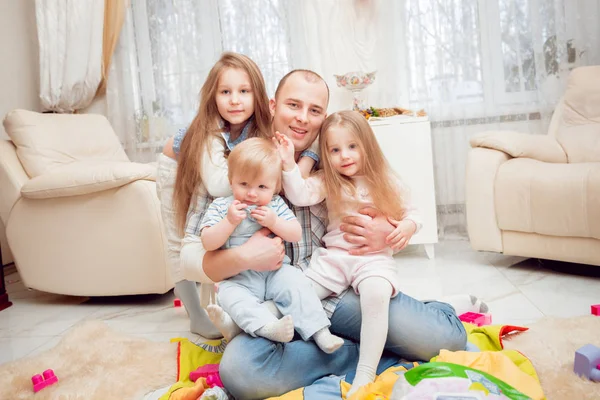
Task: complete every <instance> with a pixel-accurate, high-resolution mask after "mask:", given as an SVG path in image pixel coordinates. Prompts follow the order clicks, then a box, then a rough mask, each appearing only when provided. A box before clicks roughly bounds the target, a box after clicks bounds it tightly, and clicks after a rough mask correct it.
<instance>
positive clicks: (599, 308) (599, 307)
mask: <svg viewBox="0 0 600 400" xmlns="http://www.w3.org/2000/svg"><path fill="white" fill-rule="evenodd" d="M592 314H594V315H597V316H599V317H600V304H594V305H593V306H592Z"/></svg>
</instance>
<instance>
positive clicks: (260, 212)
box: [250, 206, 277, 229]
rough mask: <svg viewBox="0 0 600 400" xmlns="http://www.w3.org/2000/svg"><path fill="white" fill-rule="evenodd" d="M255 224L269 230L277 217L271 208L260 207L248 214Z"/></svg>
mask: <svg viewBox="0 0 600 400" xmlns="http://www.w3.org/2000/svg"><path fill="white" fill-rule="evenodd" d="M250 216H252V217H253V218H254V219H255V220H256V222H258V223H259V224H261V225H262V226H264V227H265V228H269V229H271V228H272V227H273V225H275V222H277V215H276V214H275V211H273V209H272V208H270V207H267V206H260V207H257V208H255V209H254V210H252V211H251V212H250Z"/></svg>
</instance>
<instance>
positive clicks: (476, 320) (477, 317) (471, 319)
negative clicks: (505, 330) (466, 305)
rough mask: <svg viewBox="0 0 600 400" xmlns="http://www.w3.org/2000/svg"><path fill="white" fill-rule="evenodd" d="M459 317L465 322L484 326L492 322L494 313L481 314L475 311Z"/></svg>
mask: <svg viewBox="0 0 600 400" xmlns="http://www.w3.org/2000/svg"><path fill="white" fill-rule="evenodd" d="M458 318H459V319H460V320H461V321H463V322H468V323H469V324H473V325H477V326H482V325H489V324H491V323H492V315H491V314H479V313H474V312H467V313H464V314H461V315H459V316H458Z"/></svg>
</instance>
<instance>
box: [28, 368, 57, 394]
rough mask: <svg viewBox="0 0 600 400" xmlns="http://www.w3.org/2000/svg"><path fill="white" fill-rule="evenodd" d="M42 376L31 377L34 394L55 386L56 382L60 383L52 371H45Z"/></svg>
mask: <svg viewBox="0 0 600 400" xmlns="http://www.w3.org/2000/svg"><path fill="white" fill-rule="evenodd" d="M42 375H43V376H42ZM42 375H40V374H37V375H34V376H32V377H31V383H33V392H34V393H37V392H39V391H40V390H42V389H44V388H45V387H48V386H50V385H54V384H55V383H56V382H58V377H57V376H56V375H54V371H53V370H51V369H47V370H45V371H44V372H43V373H42Z"/></svg>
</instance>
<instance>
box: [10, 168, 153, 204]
mask: <svg viewBox="0 0 600 400" xmlns="http://www.w3.org/2000/svg"><path fill="white" fill-rule="evenodd" d="M137 180H147V181H155V180H156V166H154V165H151V164H140V163H134V162H129V161H101V162H82V161H80V162H73V163H71V164H68V165H65V166H63V167H60V168H56V169H53V170H51V171H48V172H47V173H45V174H42V175H40V176H37V177H35V178H33V179H31V180H29V181H28V182H27V183H25V184H24V185H23V187H22V188H21V195H22V196H23V197H26V198H29V199H48V198H55V197H67V196H78V195H82V194H89V193H96V192H101V191H104V190H108V189H113V188H117V187H121V186H124V185H127V184H128V183H131V182H134V181H137Z"/></svg>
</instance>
